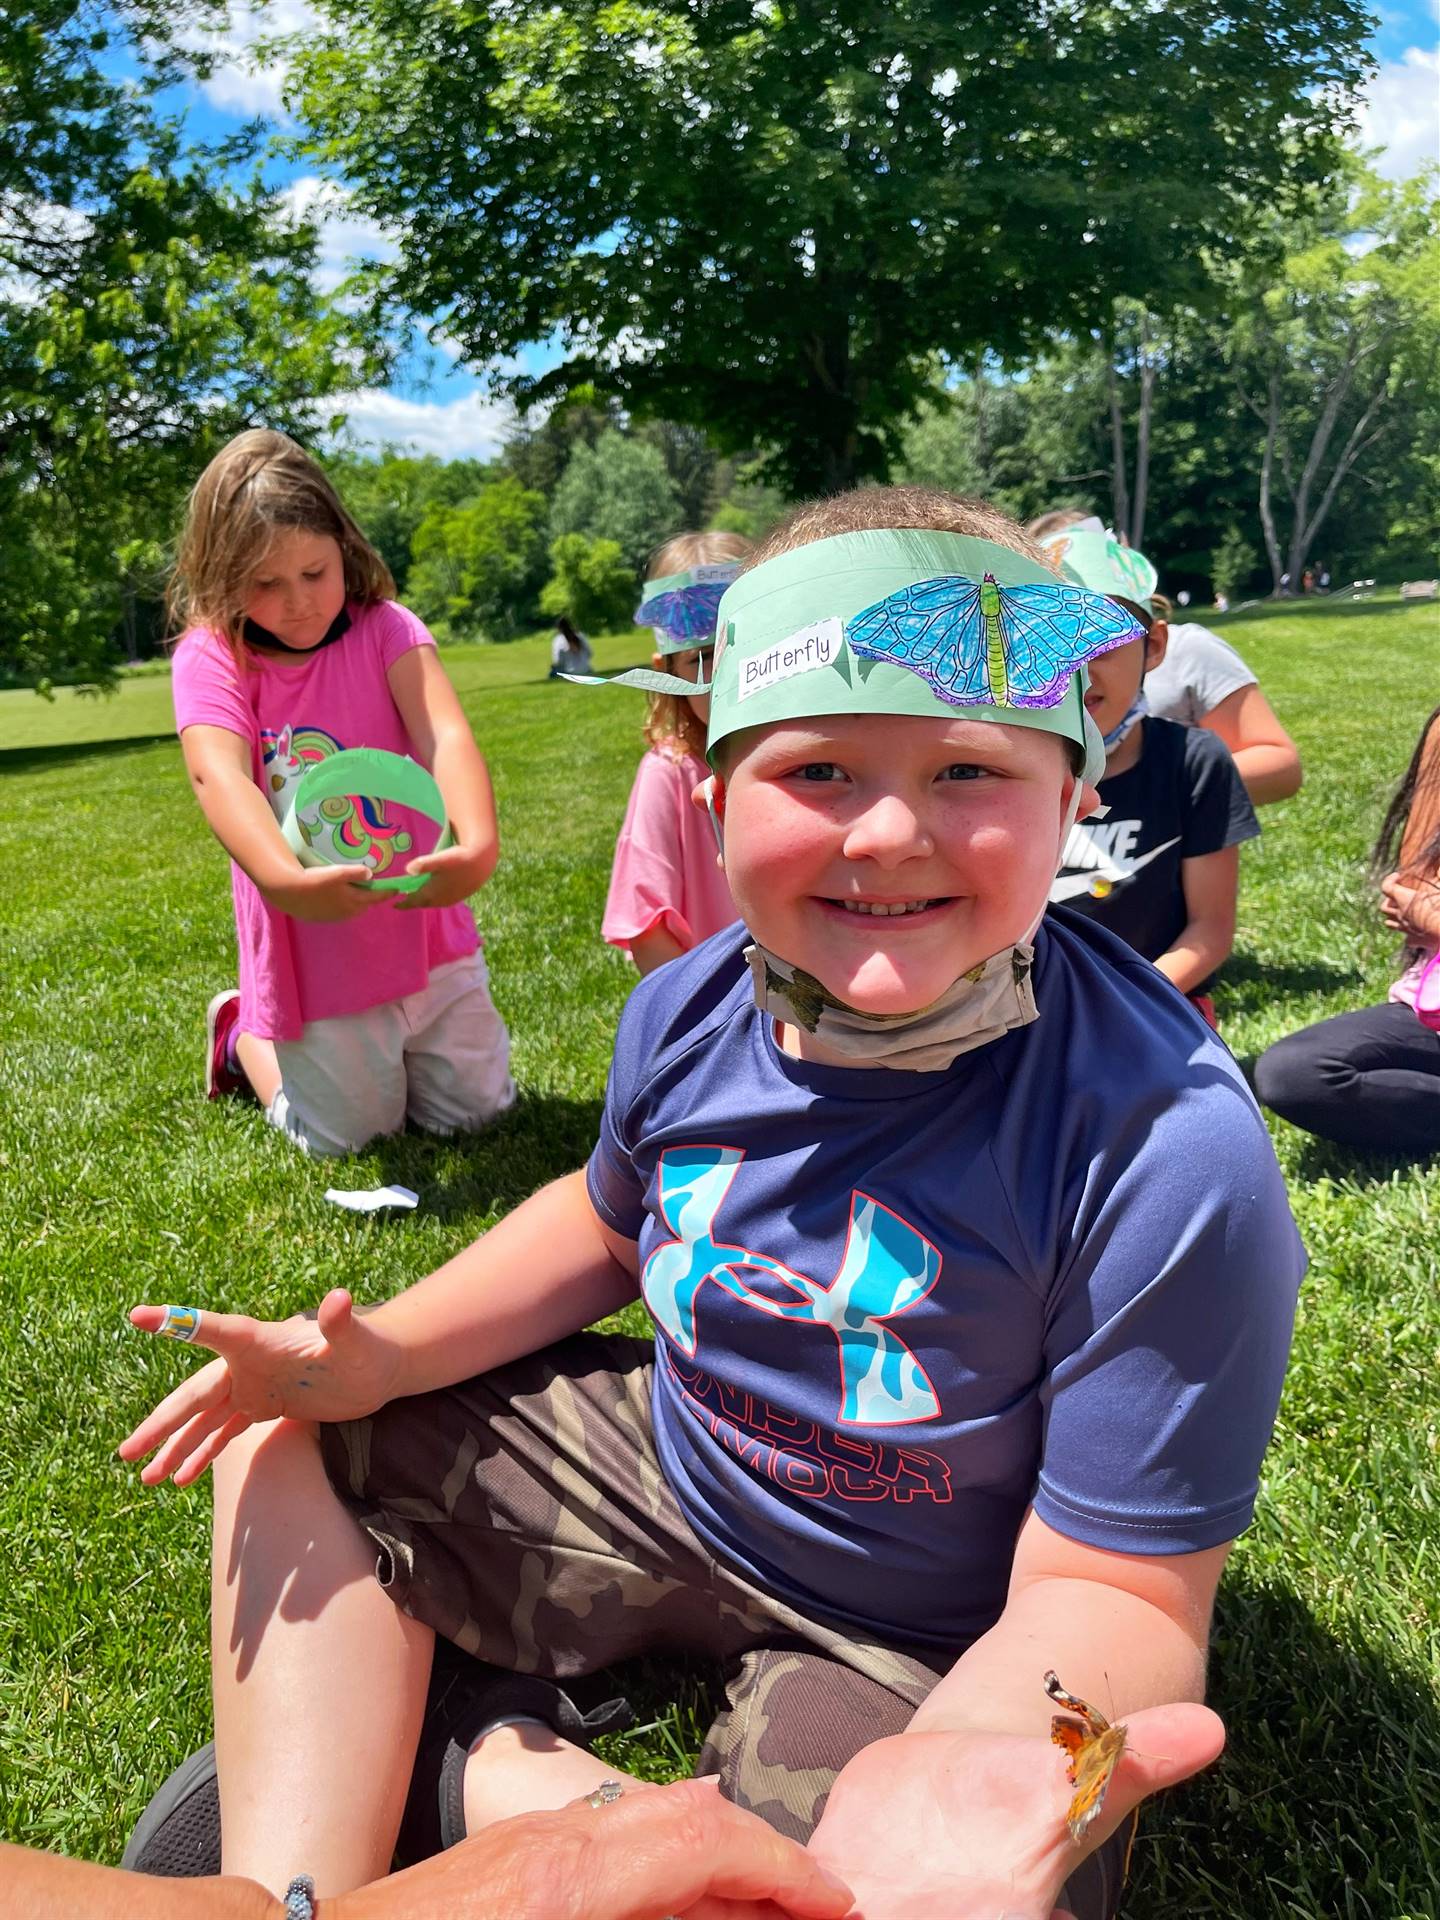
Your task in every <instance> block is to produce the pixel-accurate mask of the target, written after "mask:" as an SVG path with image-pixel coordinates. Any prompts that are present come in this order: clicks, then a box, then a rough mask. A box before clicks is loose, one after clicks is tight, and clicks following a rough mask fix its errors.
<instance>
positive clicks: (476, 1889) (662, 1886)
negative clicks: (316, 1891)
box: [317, 1780, 993, 1920]
mask: <svg viewBox="0 0 1440 1920" xmlns="http://www.w3.org/2000/svg"><path fill="white" fill-rule="evenodd" d="M850 1907H851V1897H850V1894H849V1891H848V1890H847V1889H846V1888H845V1887H844V1886H843V1885H841V1884H839V1883H838V1882H836V1881H835V1880H833V1879H832V1878H830V1877H829V1876H828V1875H827V1874H826V1872H825V1870H824V1869H823V1868H822V1867H821V1865H820V1863H819V1861H818V1860H816V1859H814V1858H812V1857H811V1855H809V1854H808V1853H807V1852H806V1851H805V1849H804V1848H803V1847H799V1846H797V1845H796V1844H795V1842H794V1841H793V1840H786V1839H783V1838H782V1837H781V1835H779V1834H778V1833H776V1832H775V1831H774V1830H773V1829H772V1828H770V1827H768V1826H766V1824H765V1822H764V1821H763V1820H759V1819H757V1818H756V1817H755V1815H754V1814H752V1813H744V1812H742V1811H741V1810H740V1808H738V1807H732V1806H730V1805H729V1804H728V1803H727V1802H726V1801H724V1800H722V1799H721V1798H720V1795H719V1793H718V1792H717V1791H716V1788H715V1786H714V1783H713V1782H711V1781H707V1780H686V1781H684V1782H682V1783H681V1784H679V1785H678V1786H673V1787H657V1788H656V1789H655V1790H654V1791H653V1792H649V1793H637V1794H633V1795H632V1794H626V1796H625V1797H624V1798H623V1799H621V1800H617V1801H616V1802H615V1804H614V1805H613V1806H609V1807H601V1808H599V1809H598V1810H597V1809H595V1808H592V1807H589V1806H586V1805H583V1804H582V1805H580V1806H577V1807H566V1808H564V1809H563V1810H562V1811H560V1812H558V1813H531V1814H522V1815H521V1816H520V1817H519V1818H517V1819H514V1820H502V1821H500V1822H498V1823H497V1824H496V1825H495V1826H492V1827H487V1828H485V1830H484V1831H483V1832H482V1833H478V1834H477V1835H476V1836H475V1837H474V1839H473V1840H465V1841H462V1843H461V1844H460V1845H459V1846H458V1847H452V1848H451V1849H450V1850H449V1852H447V1853H442V1854H437V1855H436V1857H435V1858H434V1859H433V1860H426V1861H424V1862H422V1864H421V1865H420V1866H418V1867H411V1868H410V1869H408V1871H406V1872H405V1873H399V1874H395V1875H393V1876H392V1877H391V1878H390V1879H388V1880H377V1881H375V1882H373V1883H372V1884H371V1885H370V1886H368V1887H362V1888H360V1889H358V1890H357V1891H356V1892H355V1893H349V1894H344V1895H342V1896H341V1897H340V1898H338V1899H336V1900H322V1901H321V1902H320V1903H319V1912H318V1915H317V1920H402V1916H403V1920H496V1916H497V1915H500V1914H504V1915H505V1916H507V1920H664V1916H667V1915H671V1914H673V1915H675V1916H676V1920H784V1917H785V1916H788V1917H789V1920H841V1916H842V1915H844V1914H847V1913H848V1912H849V1911H850ZM990 1920H993V1916H990Z"/></svg>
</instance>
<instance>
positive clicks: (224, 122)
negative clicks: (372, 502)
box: [164, 0, 1440, 458]
mask: <svg viewBox="0 0 1440 1920" xmlns="http://www.w3.org/2000/svg"><path fill="white" fill-rule="evenodd" d="M1377 13H1378V26H1377V29H1376V32H1375V34H1374V36H1373V37H1372V40H1371V47H1372V50H1373V52H1374V54H1375V57H1376V60H1377V62H1378V67H1377V71H1376V74H1375V77H1374V79H1373V80H1372V82H1371V85H1370V88H1369V90H1368V93H1367V97H1366V101H1365V105H1364V110H1363V113H1362V121H1361V133H1362V137H1363V138H1364V140H1365V142H1366V144H1368V145H1373V146H1383V147H1384V149H1385V153H1384V157H1383V159H1382V161H1381V166H1382V170H1383V171H1385V172H1387V173H1391V174H1394V175H1395V176H1396V177H1402V176H1404V175H1406V174H1410V173H1413V172H1414V171H1415V170H1416V168H1417V167H1418V166H1420V165H1421V164H1422V163H1423V161H1424V160H1425V159H1427V158H1429V159H1432V160H1433V159H1437V158H1440V0H1404V3H1403V4H1400V5H1391V6H1384V7H1380V8H1377ZM311 17H312V15H311V12H310V6H309V0H269V4H268V5H266V7H265V9H264V12H263V14H260V13H257V11H256V10H255V9H254V8H253V7H252V6H251V5H250V4H249V0H232V12H231V19H230V26H229V29H228V31H227V32H226V33H225V34H223V35H222V36H220V39H219V43H218V44H219V50H220V51H221V53H222V55H223V58H222V62H221V64H220V65H219V66H218V68H217V69H216V71H215V73H214V74H213V75H212V77H211V78H210V79H209V80H208V81H206V82H204V83H203V84H197V83H190V84H188V85H187V86H185V87H183V88H175V89H172V90H171V92H170V95H169V97H168V99H167V100H166V101H165V103H164V104H165V105H166V106H168V107H169V108H170V109H171V110H172V111H179V112H182V113H183V114H184V115H185V119H186V123H187V126H188V128H189V130H190V132H191V134H192V135H193V136H194V138H196V139H197V140H211V139H217V138H223V137H224V136H225V135H227V134H231V133H233V132H234V131H235V130H236V128H237V127H238V126H240V125H241V124H243V123H244V122H245V121H247V120H251V119H254V118H256V117H259V118H262V119H265V120H267V121H269V122H270V123H271V124H272V125H273V126H274V127H275V129H276V131H277V132H279V131H283V130H284V124H285V122H284V109H283V106H282V104H281V99H280V89H281V85H282V83H283V78H284V75H283V70H282V69H279V68H277V67H275V66H273V65H268V66H267V65H266V64H265V63H264V62H263V61H262V60H261V59H260V58H259V57H258V56H257V54H256V52H255V43H256V42H257V40H259V39H260V38H261V37H262V36H268V35H271V34H275V33H279V32H285V31H288V30H291V29H297V28H303V27H304V26H305V25H306V23H307V22H308V20H309V19H310V18H311ZM269 171H270V177H271V178H272V179H273V180H274V181H275V182H276V183H277V184H279V185H283V187H284V189H285V191H286V192H287V193H288V194H290V195H291V196H292V197H293V198H294V200H295V202H296V203H297V205H299V206H300V207H301V208H303V209H304V210H305V211H306V212H308V213H312V214H314V215H315V216H317V217H318V218H319V221H320V226H321V256H322V257H321V262H320V269H319V278H320V279H321V281H322V282H323V283H324V284H327V285H333V284H334V283H335V282H336V281H338V280H339V279H340V278H341V277H342V276H343V273H344V271H345V267H346V264H347V262H349V261H351V260H354V259H357V258H374V257H377V256H383V254H384V252H385V250H386V241H385V236H384V234H383V233H381V232H380V231H378V230H377V229H376V228H374V227H372V226H370V225H369V224H368V223H366V222H364V221H361V220H357V219H356V218H355V217H354V216H353V215H352V214H351V213H350V212H349V211H348V210H347V207H346V204H345V199H344V195H343V193H341V192H340V191H339V190H338V189H337V188H335V187H334V186H332V185H327V184H326V183H324V182H322V181H320V180H319V179H317V178H316V176H315V174H314V172H313V170H309V169H307V168H306V167H305V166H304V165H302V164H296V163H294V162H290V161H285V160H280V159H276V160H274V161H273V162H272V163H271V165H270V169H269ZM557 358H558V354H557V352H556V350H555V349H554V347H553V346H546V345H538V346H536V347H534V348H532V349H530V350H529V351H528V352H527V353H526V354H524V355H523V356H522V360H523V362H524V364H525V365H526V366H527V369H534V368H537V367H541V366H545V365H550V364H553V362H554V361H555V360H556V359H557ZM349 417H350V429H349V430H350V435H351V437H352V438H353V439H354V440H356V441H357V442H359V443H360V444H362V445H372V446H373V445H380V444H382V443H385V442H388V443H391V444H397V445H403V446H410V447H413V448H415V449H417V450H418V451H421V452H433V453H438V454H441V455H442V456H444V457H447V458H454V457H458V456H460V455H471V456H477V457H484V456H486V455H488V454H491V453H493V452H494V451H495V450H496V449H497V448H498V446H499V444H500V441H501V438H502V437H503V434H504V432H505V429H506V427H507V425H508V424H509V420H510V414H509V410H508V408H507V407H506V406H505V405H504V404H503V403H502V402H500V401H497V400H496V399H494V398H493V397H492V396H491V395H490V394H489V393H488V392H487V391H486V388H485V385H484V382H483V379H481V378H480V377H477V375H475V374H473V373H471V372H469V371H468V370H466V369H464V368H461V367H458V366H456V364H455V362H454V359H453V357H452V356H451V355H449V354H447V353H445V352H444V351H443V350H441V351H428V352H425V353H423V354H420V355H416V356H410V357H407V359H406V361H405V363H404V364H403V365H402V366H401V367H399V368H398V369H397V371H396V374H395V377H394V378H393V379H392V381H391V382H390V384H389V386H388V387H386V388H385V389H383V390H370V391H366V392H363V393H357V394H356V395H354V396H353V399H352V401H351V403H350V408H349Z"/></svg>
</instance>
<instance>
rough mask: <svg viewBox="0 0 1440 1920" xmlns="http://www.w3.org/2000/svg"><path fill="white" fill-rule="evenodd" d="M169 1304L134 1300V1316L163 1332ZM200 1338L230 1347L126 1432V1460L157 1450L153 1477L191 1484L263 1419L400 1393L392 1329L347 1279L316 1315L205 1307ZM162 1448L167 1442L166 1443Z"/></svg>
mask: <svg viewBox="0 0 1440 1920" xmlns="http://www.w3.org/2000/svg"><path fill="white" fill-rule="evenodd" d="M164 1319H165V1309H164V1308H163V1307H154V1306H145V1307H132V1308H131V1309H130V1323H131V1325H132V1326H135V1327H138V1328H139V1329H140V1330H141V1332H142V1333H158V1332H159V1330H160V1328H161V1326H162V1324H163V1323H164ZM195 1344H196V1345H197V1346H201V1347H208V1348H209V1349H210V1351H211V1352H212V1353H216V1354H218V1355H219V1356H220V1358H219V1359H218V1360H212V1361H211V1362H210V1364H209V1365H208V1366H205V1367H202V1368H201V1369H200V1371H199V1372H198V1373H194V1374H192V1375H191V1376H190V1378H189V1379H188V1380H186V1381H185V1382H184V1383H183V1384H182V1385H181V1386H178V1387H177V1388H176V1389H175V1391H174V1392H173V1393H171V1394H168V1395H167V1396H166V1398H165V1399H163V1400H162V1401H161V1402H160V1404H159V1406H158V1407H156V1409H155V1410H154V1412H153V1413H152V1414H150V1415H149V1417H148V1418H147V1419H145V1420H142V1421H141V1422H140V1425H139V1426H138V1427H136V1429H135V1431H134V1432H133V1433H132V1434H130V1435H129V1436H128V1437H127V1438H126V1439H124V1440H122V1441H121V1443H120V1447H119V1453H120V1458H121V1459H122V1460H143V1459H144V1457H145V1455H146V1454H148V1453H155V1458H154V1459H153V1460H152V1461H151V1462H150V1464H149V1465H148V1466H147V1467H146V1468H145V1469H144V1471H143V1472H142V1473H141V1475H140V1478H141V1480H142V1481H143V1482H144V1483H145V1485H146V1486H147V1487H154V1486H159V1485H160V1484H161V1483H162V1482H163V1481H166V1480H173V1481H174V1482H175V1484H176V1486H177V1487H187V1486H189V1485H190V1483H191V1481H192V1480H198V1479H199V1478H200V1475H201V1474H202V1473H203V1472H204V1471H205V1469H206V1468H207V1467H208V1466H209V1465H210V1463H211V1461H212V1460H214V1459H215V1458H216V1456H217V1455H218V1454H220V1453H221V1452H222V1451H223V1450H224V1448H225V1447H226V1446H227V1445H228V1444H229V1443H230V1441H231V1440H233V1439H234V1438H235V1436H236V1435H237V1434H240V1433H243V1432H244V1431H245V1429H246V1428H247V1427H248V1426H251V1425H252V1424H253V1423H254V1422H256V1421H258V1420H278V1419H281V1418H287V1419H291V1420H357V1419H359V1418H360V1417H361V1416H362V1415H363V1414H367V1413H373V1412H374V1411H375V1409H376V1408H377V1407H382V1406H384V1404H385V1402H386V1401H387V1400H388V1399H390V1398H392V1397H393V1393H392V1390H393V1387H394V1383H395V1379H396V1376H397V1372H398V1366H399V1355H398V1353H397V1350H396V1348H395V1346H394V1344H393V1342H391V1341H390V1340H388V1339H387V1338H386V1337H385V1334H384V1333H383V1332H382V1331H381V1330H380V1329H378V1328H377V1327H375V1326H374V1325H372V1324H371V1323H370V1322H369V1321H368V1320H367V1319H365V1318H363V1317H362V1316H359V1315H357V1314H356V1312H355V1308H354V1303H353V1301H352V1300H351V1298H350V1295H349V1294H348V1293H347V1292H346V1291H345V1289H344V1288H343V1287H336V1288H334V1289H333V1290H332V1291H331V1292H330V1293H327V1294H326V1296H325V1298H324V1299H323V1300H322V1301H321V1302H320V1311H319V1314H318V1315H317V1317H316V1318H315V1319H314V1320H308V1319H298V1318H297V1319H293V1320H252V1319H250V1317H249V1316H248V1315H247V1314H243V1313H202V1314H201V1315H200V1321H199V1327H198V1329H197V1331H196V1334H195ZM156 1448H159V1452H158V1453H156V1452H155V1450H156Z"/></svg>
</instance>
